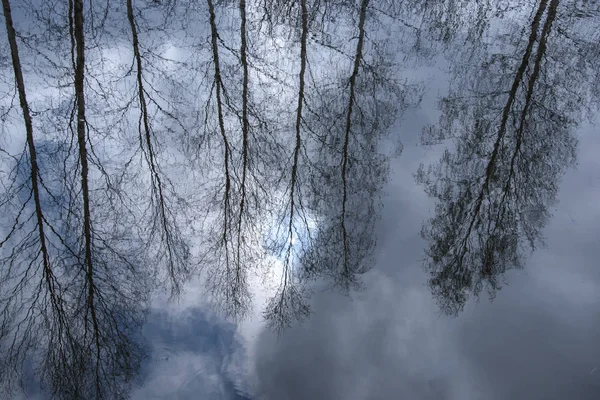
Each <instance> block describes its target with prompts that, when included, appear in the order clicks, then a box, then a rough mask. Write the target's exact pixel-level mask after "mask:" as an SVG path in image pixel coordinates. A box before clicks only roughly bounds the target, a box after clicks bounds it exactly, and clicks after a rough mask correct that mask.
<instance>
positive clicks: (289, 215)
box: [0, 0, 418, 399]
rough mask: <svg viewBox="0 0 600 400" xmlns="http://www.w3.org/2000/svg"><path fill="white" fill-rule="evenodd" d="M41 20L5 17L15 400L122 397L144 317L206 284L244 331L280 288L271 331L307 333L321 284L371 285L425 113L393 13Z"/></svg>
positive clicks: (111, 15)
mask: <svg viewBox="0 0 600 400" xmlns="http://www.w3.org/2000/svg"><path fill="white" fill-rule="evenodd" d="M28 7H33V6H32V5H30V4H24V5H19V8H18V9H16V10H11V4H10V0H3V8H4V17H5V22H6V31H7V33H8V36H7V37H8V42H9V43H8V44H9V46H8V47H9V48H10V51H11V56H12V58H11V60H12V68H11V73H10V74H5V75H6V76H9V75H10V76H11V78H10V79H7V80H6V82H4V83H5V84H6V86H7V87H10V88H12V85H14V84H15V82H16V93H18V95H19V105H20V108H19V109H17V108H15V107H14V105H13V107H7V108H6V110H8V111H7V113H6V114H5V115H4V116H3V119H2V121H3V124H4V125H3V127H4V128H5V129H6V131H7V132H8V133H9V134H10V139H11V140H12V141H13V143H17V145H16V146H12V147H11V149H12V148H21V149H22V151H21V152H19V151H16V152H15V151H12V150H10V149H8V148H6V149H5V148H4V147H2V148H0V150H1V152H0V157H1V159H0V162H1V168H2V171H3V172H2V176H1V179H2V193H1V197H0V202H1V204H2V207H3V213H2V216H1V218H3V219H2V227H3V229H2V232H1V233H2V235H3V236H2V238H1V239H0V240H1V242H0V253H1V255H0V257H1V258H0V260H1V262H2V269H1V270H0V285H2V286H1V287H2V295H1V296H0V312H1V313H2V324H1V326H2V329H1V330H0V342H1V346H0V349H2V350H1V351H2V355H1V356H0V360H2V361H0V376H1V377H2V382H3V384H2V389H3V390H7V391H10V390H12V389H13V388H14V387H15V385H16V384H17V383H18V382H20V379H19V378H20V375H21V371H22V369H21V367H22V366H24V365H31V364H33V365H35V366H36V368H35V379H36V380H37V381H39V382H40V383H42V385H44V387H46V388H48V390H49V391H50V392H52V393H53V394H54V395H56V396H57V397H61V398H101V397H104V398H111V399H112V398H123V397H127V395H128V388H129V387H130V384H131V381H132V379H133V377H134V376H135V374H136V371H137V369H138V368H139V365H140V362H141V360H142V358H143V355H144V354H143V349H142V348H141V345H140V343H138V342H137V341H136V339H135V337H136V334H137V333H139V329H140V327H141V325H142V324H143V323H144V319H145V315H146V312H147V307H148V305H147V300H148V299H149V297H150V296H151V295H152V294H153V290H154V289H161V290H163V289H166V290H167V292H168V293H170V294H171V296H172V297H177V295H178V294H179V293H180V291H181V290H182V288H183V287H184V285H185V284H186V283H188V282H189V279H190V278H191V277H192V276H194V275H198V276H199V277H200V278H201V280H202V281H203V282H204V284H205V288H204V289H206V292H207V294H208V295H209V298H210V299H212V300H213V303H214V305H215V307H216V308H218V309H219V310H220V311H222V312H224V313H225V314H226V315H227V316H229V317H231V318H239V317H242V316H244V315H245V313H247V312H248V311H249V310H250V308H251V306H252V290H251V289H252V288H250V287H249V279H250V277H252V276H253V275H254V274H259V275H260V274H264V273H266V272H273V271H268V270H269V269H273V268H276V269H277V270H276V271H275V275H276V276H278V277H280V278H281V281H280V282H279V285H278V288H276V289H275V290H274V293H273V294H272V295H273V296H272V298H271V299H270V301H269V302H268V304H267V307H266V310H265V314H264V315H265V317H266V318H267V319H268V321H269V322H270V323H271V325H272V327H273V328H275V329H281V328H284V327H285V326H287V325H289V324H291V323H292V322H294V321H295V320H298V319H302V318H304V317H306V316H307V314H308V311H309V309H308V301H309V299H308V297H307V296H308V287H309V285H310V284H311V282H312V281H314V280H319V281H322V280H326V281H329V282H331V283H332V284H333V285H335V286H337V287H340V288H342V289H344V290H348V289H350V288H351V287H353V286H357V285H358V284H359V282H360V274H361V273H363V272H365V271H366V270H368V269H369V268H370V267H371V266H372V260H371V256H372V253H373V250H374V245H375V238H374V234H373V231H374V226H375V225H374V224H375V221H376V219H377V218H376V217H377V214H378V209H379V197H380V191H381V188H382V186H383V184H384V183H385V180H386V177H387V159H386V155H385V153H383V152H382V151H381V148H382V141H383V140H384V139H386V134H387V133H388V131H389V127H390V126H391V125H392V123H393V122H394V121H395V120H396V116H397V112H398V111H400V110H402V109H404V108H405V107H406V106H407V105H409V104H411V103H412V102H413V101H415V100H418V90H416V88H417V86H414V85H408V84H406V83H405V82H403V81H402V78H401V77H400V76H394V72H395V65H394V62H393V59H392V58H391V55H393V54H394V49H393V48H390V46H389V42H388V41H386V33H385V30H384V29H382V28H383V27H384V26H385V24H384V23H382V22H389V21H391V20H393V16H391V14H390V12H391V11H390V10H389V7H388V6H387V5H386V6H382V5H375V6H373V5H372V4H371V2H370V1H368V0H361V1H359V2H356V3H348V2H330V1H325V2H323V1H312V0H300V1H283V2H274V1H269V0H256V1H245V0H240V1H239V2H236V1H229V0H228V1H217V0H206V1H205V2H190V1H178V2H174V1H170V0H162V1H160V2H135V1H133V0H123V1H120V2H116V1H110V2H108V3H102V4H101V3H97V2H84V1H82V0H72V1H68V2H64V4H63V3H60V4H59V3H57V4H54V3H52V4H50V3H47V2H41V3H40V5H39V7H36V9H35V10H33V9H29V8H28ZM386 10H387V11H386ZM21 13H23V14H21ZM24 15H27V18H28V20H25V18H24ZM384 20H385V21H384ZM410 31H411V30H410V29H409V34H413V33H412V32H410ZM275 55H276V56H275ZM13 78H14V79H13ZM401 82H403V83H401ZM3 110H4V108H3ZM9 150H10V151H9ZM5 171H6V172H5ZM272 232H278V234H276V235H272V234H271V233H272ZM274 257H275V258H277V259H278V261H277V262H276V263H273V262H272V259H273V258H274Z"/></svg>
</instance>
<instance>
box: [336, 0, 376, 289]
mask: <svg viewBox="0 0 600 400" xmlns="http://www.w3.org/2000/svg"><path fill="white" fill-rule="evenodd" d="M368 6H369V0H362V3H361V6H360V18H359V21H358V42H357V44H356V54H355V56H354V66H353V69H352V74H351V75H350V96H349V97H348V107H347V112H346V127H345V134H344V148H343V150H342V171H341V174H342V215H341V226H342V240H343V247H344V249H343V259H344V265H343V268H344V275H345V277H346V278H349V277H350V271H349V266H348V232H347V228H346V207H347V201H348V147H349V143H350V134H351V132H352V111H353V108H354V99H355V96H356V78H357V77H358V72H359V69H360V63H361V61H362V57H363V44H364V39H365V19H366V16H367V7H368Z"/></svg>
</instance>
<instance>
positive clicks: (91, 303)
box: [72, 0, 101, 393]
mask: <svg viewBox="0 0 600 400" xmlns="http://www.w3.org/2000/svg"><path fill="white" fill-rule="evenodd" d="M72 12H73V24H74V26H73V29H72V32H73V36H74V38H72V40H73V39H74V42H75V104H76V107H77V144H78V148H79V162H80V166H81V195H82V198H83V235H84V240H85V265H86V268H87V271H86V275H87V289H88V293H87V309H88V311H89V312H90V316H91V319H92V329H93V335H94V341H95V346H96V366H95V370H96V390H97V392H98V393H101V390H100V387H99V385H100V376H99V374H100V349H101V346H100V331H99V324H98V319H97V317H96V305H95V298H94V295H95V283H94V263H93V260H92V251H93V249H92V246H93V244H92V221H91V211H90V191H89V185H88V170H89V169H88V154H87V147H86V142H87V131H86V128H87V127H86V125H87V121H86V116H85V95H84V86H85V32H84V18H83V0H74V2H73V10H72ZM86 321H87V320H86Z"/></svg>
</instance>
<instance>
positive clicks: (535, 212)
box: [417, 0, 595, 314]
mask: <svg viewBox="0 0 600 400" xmlns="http://www.w3.org/2000/svg"><path fill="white" fill-rule="evenodd" d="M559 6H560V3H559V1H558V0H550V1H548V0H541V1H540V2H539V3H538V4H537V5H536V8H535V10H534V14H533V15H532V16H531V19H530V21H529V22H528V24H527V29H525V30H522V32H523V37H518V36H515V34H514V33H513V32H510V31H509V32H498V33H497V36H496V37H495V38H494V39H493V43H494V47H493V48H494V49H495V50H492V49H491V48H488V47H485V46H481V43H480V42H474V44H473V47H472V48H467V49H465V50H464V54H469V57H477V58H476V59H477V60H478V61H477V62H475V63H473V64H465V63H464V62H463V63H459V64H458V65H462V67H460V68H458V69H456V70H455V82H454V84H453V85H452V86H451V89H450V93H449V95H448V96H446V97H445V98H444V99H443V100H442V101H441V103H440V104H441V108H442V117H441V119H440V122H439V124H438V125H436V126H432V127H429V128H427V129H425V130H424V135H423V140H424V142H425V143H430V144H433V143H436V142H440V141H442V140H444V139H450V138H451V139H453V141H454V145H453V146H452V148H451V149H449V150H446V151H445V153H444V155H443V157H442V159H441V160H440V161H439V163H438V164H436V165H433V166H429V167H428V168H425V167H424V166H421V168H420V170H419V172H418V174H417V176H418V180H419V181H420V182H422V183H423V184H424V185H425V187H426V190H427V192H428V193H429V195H430V196H432V197H434V198H436V199H437V204H436V210H435V215H434V217H433V218H431V219H430V220H429V221H428V222H427V224H426V225H425V226H424V227H423V231H422V235H423V237H424V238H425V239H426V240H427V241H428V242H429V247H428V250H427V256H428V257H427V261H426V266H427V268H428V270H429V272H430V273H431V280H430V284H431V287H432V289H433V292H434V294H435V295H436V297H437V298H438V300H439V301H440V304H441V306H442V307H443V309H444V310H445V311H446V312H448V313H452V314H454V313H456V312H458V311H460V310H461V309H462V307H463V306H464V304H465V303H466V301H467V299H468V297H469V295H470V294H473V295H475V296H477V295H478V294H479V292H480V291H481V290H482V289H484V288H485V289H487V290H488V292H489V293H490V295H491V296H493V295H494V294H495V293H496V291H497V290H498V289H499V288H500V287H501V284H502V278H503V275H504V273H505V272H506V271H507V270H508V269H510V268H512V267H522V265H523V256H524V252H526V251H527V250H528V249H534V248H535V246H536V244H538V243H539V242H540V241H541V234H542V229H543V227H544V225H545V223H546V221H547V219H548V217H549V216H550V212H549V210H548V208H549V206H550V205H551V204H552V203H553V202H554V199H555V197H556V194H557V190H558V184H559V178H560V177H561V176H562V174H563V173H564V171H565V169H566V167H568V166H569V165H571V164H572V163H573V162H574V161H575V150H576V145H577V140H576V139H575V138H574V137H573V134H572V130H573V127H574V125H575V122H576V120H575V118H578V116H580V115H581V113H582V112H584V111H585V109H584V107H587V105H586V104H587V101H586V100H587V99H588V96H589V94H588V93H587V88H588V87H590V86H592V83H591V82H593V80H590V78H591V79H593V75H592V76H590V75H589V74H588V72H590V70H589V69H588V70H585V69H582V70H580V71H574V70H567V72H568V75H569V78H572V80H571V79H565V77H561V78H560V79H558V77H557V75H556V71H557V70H559V69H561V68H562V67H563V65H562V64H563V60H568V62H574V63H581V64H582V65H585V64H586V63H587V62H589V61H588V60H584V59H579V60H578V58H581V57H582V54H579V53H578V52H573V49H572V48H571V47H569V46H567V45H565V37H564V36H563V35H564V33H565V32H567V31H569V30H570V29H572V28H571V27H570V26H569V24H568V22H569V19H568V18H557V15H558V12H559V10H560V9H559ZM515 29H518V30H521V29H522V28H521V27H515ZM515 38H516V39H515ZM571 38H572V37H571ZM581 45H582V47H585V46H589V44H588V43H586V42H584V41H582V43H581ZM476 46H477V47H476ZM497 49H501V50H503V52H502V53H497V51H498V50H497ZM562 71H564V70H562ZM594 74H595V72H594ZM574 82H577V83H576V84H574Z"/></svg>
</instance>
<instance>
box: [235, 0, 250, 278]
mask: <svg viewBox="0 0 600 400" xmlns="http://www.w3.org/2000/svg"><path fill="white" fill-rule="evenodd" d="M240 19H241V24H240V39H241V40H240V42H241V44H240V59H241V63H242V69H243V71H244V72H243V78H242V182H241V184H240V190H241V195H240V209H239V216H238V221H237V243H236V246H237V256H236V274H235V275H236V281H237V282H236V285H238V286H239V285H241V284H242V279H243V278H242V265H241V261H240V250H241V243H242V240H243V239H242V219H243V216H244V209H245V207H246V176H247V171H248V146H249V144H248V135H249V121H248V60H247V54H246V53H247V49H246V47H247V42H246V34H247V32H246V0H240Z"/></svg>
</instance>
